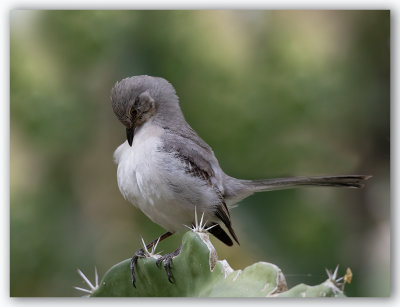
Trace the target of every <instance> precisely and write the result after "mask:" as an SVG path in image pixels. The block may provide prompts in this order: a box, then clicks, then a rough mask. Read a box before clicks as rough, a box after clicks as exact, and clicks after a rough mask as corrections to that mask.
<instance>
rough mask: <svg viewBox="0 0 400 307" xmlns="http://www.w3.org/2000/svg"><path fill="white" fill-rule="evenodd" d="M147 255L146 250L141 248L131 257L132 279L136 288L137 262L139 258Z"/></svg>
mask: <svg viewBox="0 0 400 307" xmlns="http://www.w3.org/2000/svg"><path fill="white" fill-rule="evenodd" d="M145 257H146V254H145V252H144V250H143V249H142V248H141V249H139V250H138V251H137V252H136V253H135V254H134V255H133V256H132V258H131V266H130V268H131V281H132V285H133V286H134V287H135V288H136V285H135V281H136V278H135V264H136V263H137V261H138V259H139V258H145Z"/></svg>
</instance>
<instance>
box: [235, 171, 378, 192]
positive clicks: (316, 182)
mask: <svg viewBox="0 0 400 307" xmlns="http://www.w3.org/2000/svg"><path fill="white" fill-rule="evenodd" d="M371 177H372V176H367V175H340V176H313V177H289V178H275V179H261V180H240V183H241V184H243V185H245V186H247V188H250V190H252V191H253V192H263V191H272V190H282V189H290V188H296V187H301V186H328V187H347V188H362V187H363V186H364V181H365V180H367V179H369V178H371Z"/></svg>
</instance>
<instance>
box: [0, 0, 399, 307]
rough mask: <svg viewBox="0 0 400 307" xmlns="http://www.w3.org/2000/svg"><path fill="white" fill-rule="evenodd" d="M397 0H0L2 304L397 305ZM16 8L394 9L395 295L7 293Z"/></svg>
mask: <svg viewBox="0 0 400 307" xmlns="http://www.w3.org/2000/svg"><path fill="white" fill-rule="evenodd" d="M398 3H399V2H398V1H394V0H392V1H365V0H364V1H361V0H358V1H344V0H336V1H326V2H323V3H320V2H316V1H293V0H292V1H283V0H282V1H274V2H271V1H270V2H267V1H254V0H253V1H251V0H247V1H232V0H225V1H216V0H213V1H210V0H208V1H207V0H205V1H201V2H200V1H196V2H193V1H191V2H190V3H189V2H188V1H186V2H184V1H156V0H146V1H145V2H144V1H143V2H140V3H138V2H135V1H128V0H126V1H121V0H120V1H112V2H110V1H108V2H106V1H82V0H79V1H78V0H69V1H68V2H64V3H63V2H51V1H49V0H47V1H13V0H11V1H1V3H0V7H1V15H0V20H1V27H0V41H1V42H2V48H1V49H0V53H1V57H0V59H1V60H0V61H1V62H0V67H2V74H1V82H0V93H1V95H2V103H1V104H0V107H1V112H0V116H1V118H0V125H1V140H2V146H1V150H0V155H1V159H0V163H1V164H0V167H1V168H0V169H1V177H0V180H1V182H0V195H1V197H2V200H3V201H2V202H1V210H2V212H1V213H2V214H1V217H2V221H1V230H2V231H1V236H0V238H1V246H2V248H3V249H2V252H1V253H0V255H1V256H0V258H1V261H0V264H1V270H0V272H1V277H0V291H1V296H0V303H1V305H2V306H9V305H26V304H29V305H31V304H32V305H38V306H53V305H54V304H57V305H61V306H66V305H69V304H70V303H71V304H74V305H76V304H85V305H93V306H94V304H96V306H98V304H101V305H105V304H107V305H108V304H110V303H112V304H115V303H118V304H126V305H128V304H129V305H131V304H140V305H141V306H142V305H158V306H160V305H162V306H163V305H172V306H176V305H186V304H188V303H190V304H193V305H196V306H199V305H210V304H218V305H227V306H228V305H229V306H232V305H242V304H247V303H251V304H256V305H261V304H262V305H265V304H279V305H282V304H284V305H286V304H292V303H293V304H296V305H298V304H318V305H320V304H336V303H340V304H351V305H354V304H355V305H360V306H361V305H362V306H364V305H365V304H367V305H368V304H374V303H378V304H382V303H385V304H389V305H396V306H397V305H398V303H399V295H398V278H397V277H398V273H399V270H398V265H397V261H396V256H398V247H399V240H398V235H397V229H398V227H397V226H396V222H398V221H399V216H398V215H399V210H398V209H397V208H396V207H397V205H398V199H399V198H398V192H397V188H398V186H397V183H398V181H397V178H398V174H399V164H398V162H397V156H398V154H399V148H398V146H399V145H398V144H399V143H398V135H399V125H400V124H399V123H398V118H399V107H398V105H397V103H398V101H397V100H398V99H397V98H398V94H397V92H398V90H397V88H396V87H397V82H396V81H398V80H397V75H398V72H399V64H398V61H397V56H396V55H397V53H398V51H399V48H398V44H399V39H398V33H399V31H398V21H397V18H398V5H399V4H398ZM15 8H19V9H22V8H26V9H317V8H318V9H391V11H392V12H391V19H392V20H391V26H392V27H391V38H392V40H391V42H392V46H391V69H392V76H391V77H392V78H391V85H392V86H391V91H392V92H391V98H392V101H391V105H392V109H391V128H392V131H391V141H392V151H391V163H392V164H391V170H392V175H391V191H392V192H391V204H392V210H391V213H392V214H391V220H392V252H391V256H392V257H391V259H392V277H391V280H392V290H391V293H392V297H391V298H390V299H377V298H371V299H366V298H351V299H345V300H340V301H337V300H304V301H301V300H267V301H265V300H260V299H252V300H251V301H249V300H244V299H228V300H222V299H218V300H207V299H201V300H198V299H165V298H164V299H135V300H132V299H116V300H115V299H114V300H111V299H103V300H99V299H95V300H89V299H88V300H82V299H73V298H71V299H55V298H45V299H40V298H38V299H23V298H9V273H10V271H9V234H10V231H9V212H10V210H9V181H10V179H9V178H10V177H9V176H10V173H9V149H10V140H9V135H10V130H9V129H10V119H9V110H10V108H9V101H10V100H9V71H10V70H9V68H10V66H9V35H10V34H9V33H10V32H9V30H10V25H9V22H10V18H9V12H10V10H12V9H15Z"/></svg>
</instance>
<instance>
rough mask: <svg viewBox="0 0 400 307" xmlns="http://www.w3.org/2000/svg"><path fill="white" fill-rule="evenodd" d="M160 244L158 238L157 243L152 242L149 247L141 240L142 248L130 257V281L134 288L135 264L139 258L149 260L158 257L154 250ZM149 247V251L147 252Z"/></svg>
mask: <svg viewBox="0 0 400 307" xmlns="http://www.w3.org/2000/svg"><path fill="white" fill-rule="evenodd" d="M159 242H160V238H158V240H157V241H153V242H152V243H150V244H149V245H146V244H145V243H144V241H143V238H142V243H143V248H141V249H139V250H138V251H136V253H135V254H134V255H133V256H132V258H131V280H132V285H133V286H134V287H135V288H136V285H135V281H136V278H135V264H136V263H137V261H138V259H139V258H149V257H155V258H157V257H160V256H159V255H158V253H157V254H155V250H156V248H157V245H158V243H159ZM150 246H151V251H149V249H150Z"/></svg>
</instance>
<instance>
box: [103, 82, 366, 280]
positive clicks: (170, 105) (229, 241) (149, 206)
mask: <svg viewBox="0 0 400 307" xmlns="http://www.w3.org/2000/svg"><path fill="white" fill-rule="evenodd" d="M110 98H111V99H110V100H111V105H112V109H113V112H114V113H115V115H116V117H117V118H118V120H119V121H120V122H121V123H122V124H123V126H125V129H126V141H125V142H124V143H122V144H121V145H120V146H119V147H118V148H117V149H116V150H115V152H114V155H113V158H114V162H115V163H116V164H117V182H118V187H119V190H120V192H121V194H122V195H123V197H124V198H125V199H126V200H127V201H128V202H130V203H132V204H133V205H134V206H135V207H137V208H139V209H140V210H141V211H142V212H143V213H144V214H145V215H146V216H147V217H148V218H149V219H150V220H152V221H153V222H154V223H156V224H158V225H160V226H161V227H163V228H164V229H165V230H166V231H167V232H166V233H164V234H163V235H161V236H160V237H158V238H157V239H156V240H154V241H152V242H151V243H149V244H148V245H147V246H146V248H151V247H153V246H154V245H155V244H157V243H158V242H160V241H162V240H164V239H166V238H168V237H169V236H171V235H172V234H174V233H176V232H178V231H179V230H181V229H183V228H184V225H194V223H195V221H194V217H195V213H197V211H198V212H200V213H201V214H202V217H203V218H204V220H205V221H207V222H206V224H207V225H206V226H207V230H208V232H209V233H210V234H211V235H213V236H215V237H216V238H217V239H219V240H220V241H222V242H223V243H225V244H226V245H228V246H232V245H233V244H234V241H235V242H236V243H237V244H239V239H238V236H237V234H236V233H235V231H234V228H233V226H232V222H231V215H230V208H232V207H233V206H234V205H235V204H237V203H238V202H240V201H241V200H243V199H245V198H246V197H248V196H250V195H252V194H253V193H255V192H264V191H271V190H281V189H288V188H298V187H305V186H322V187H349V188H361V187H363V186H364V181H365V180H367V179H369V178H370V177H371V176H367V175H336V176H302V177H289V178H273V179H256V180H245V179H237V178H234V177H231V176H229V175H227V174H226V173H225V172H224V171H223V170H222V169H221V167H220V165H219V163H218V160H217V158H216V156H215V154H214V152H213V150H212V148H211V147H210V146H209V145H208V144H207V143H206V142H205V141H204V140H203V139H202V138H201V137H200V136H199V135H198V134H197V133H196V132H195V131H194V130H193V129H192V127H191V126H190V125H189V124H188V123H187V122H186V120H185V118H184V115H183V113H182V110H181V108H180V102H179V98H178V96H177V94H176V91H175V88H174V87H173V86H172V84H171V83H169V82H168V81H167V80H166V79H164V78H161V77H153V76H148V75H139V76H132V77H127V78H124V79H122V80H121V81H118V82H116V83H115V85H114V86H113V87H112V89H111V96H110ZM244 162H245V161H244ZM224 227H225V229H224ZM180 250H181V246H179V247H178V249H177V250H175V251H173V252H172V253H168V254H165V255H163V256H161V257H160V258H159V259H158V260H157V262H156V263H157V265H158V266H160V265H161V264H163V266H164V268H165V271H166V274H167V277H168V280H169V281H170V282H174V279H173V275H172V272H171V263H172V260H173V258H174V257H176V256H177V255H179V253H180ZM144 256H145V254H144V250H143V249H139V250H138V251H137V252H135V253H134V255H133V256H132V258H131V265H130V270H131V281H132V285H133V286H134V287H136V276H135V265H136V263H137V261H138V259H139V258H141V257H144Z"/></svg>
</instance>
